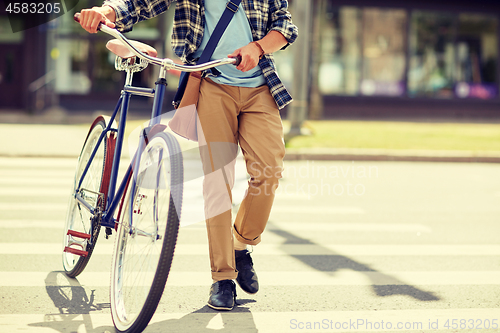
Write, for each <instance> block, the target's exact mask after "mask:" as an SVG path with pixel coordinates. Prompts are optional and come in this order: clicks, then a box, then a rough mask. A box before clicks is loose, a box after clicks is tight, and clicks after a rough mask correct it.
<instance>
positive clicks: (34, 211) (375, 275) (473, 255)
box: [0, 158, 500, 333]
mask: <svg viewBox="0 0 500 333" xmlns="http://www.w3.org/2000/svg"><path fill="white" fill-rule="evenodd" d="M75 163H76V161H75V160H73V159H36V158H33V159H24V158H0V296H1V298H0V327H1V328H0V331H2V332H16V331H19V332H20V331H23V332H37V333H38V332H42V333H43V332H96V333H97V332H113V330H114V329H113V323H112V321H111V315H110V313H109V300H108V289H109V284H110V272H109V269H110V260H111V254H112V252H113V241H104V240H103V239H102V240H101V239H100V240H99V241H98V243H97V247H96V249H95V252H94V254H93V258H92V259H91V262H90V264H89V267H88V268H87V270H86V271H84V272H83V273H82V274H81V275H80V276H79V277H78V278H77V279H69V278H66V277H65V275H64V273H62V272H61V271H62V265H61V264H60V261H61V258H60V256H61V250H62V244H61V243H60V239H61V234H62V229H63V225H64V221H63V220H62V218H63V217H64V214H65V211H66V205H67V200H68V198H67V195H68V191H69V189H68V186H67V184H71V182H72V177H73V170H74V167H75ZM346 163H348V162H346ZM36 166H38V167H39V168H40V170H38V169H37V168H36ZM52 168H57V169H52ZM34 171H37V172H38V173H35V172H34ZM381 172H382V171H381ZM197 182H198V183H197ZM200 184H201V182H199V181H194V182H191V183H190V184H189V186H188V188H189V189H190V190H189V191H191V190H192V189H193V188H194V187H196V186H198V185H200ZM491 193H498V191H497V192H491ZM491 193H490V194H488V195H489V196H490V197H495V195H496V194H493V195H492V194H491ZM199 194H200V193H198V192H196V193H194V192H189V193H186V196H185V205H184V209H185V210H186V211H187V212H190V211H191V210H194V209H195V208H196V209H199V208H200V207H199V205H200V204H202V198H201V196H200V195H199ZM485 196H486V194H485ZM290 198H291V199H292V200H291V201H290V200H288V199H290ZM305 199H306V197H305V196H300V195H299V196H295V197H280V198H278V199H277V200H276V204H275V207H273V213H272V216H271V220H270V223H269V225H268V228H267V230H266V233H265V235H264V236H265V237H264V238H265V240H264V241H263V242H262V244H259V245H258V246H257V247H255V250H254V253H253V255H252V257H253V258H254V261H255V262H256V263H260V264H261V265H262V263H266V262H269V261H270V260H274V261H275V266H276V267H274V268H273V269H267V270H266V269H264V270H258V275H259V281H260V284H261V286H262V291H261V292H260V293H258V294H256V295H255V296H249V295H246V294H244V293H243V292H241V291H240V290H239V289H238V299H240V300H241V302H242V305H240V306H238V310H237V311H232V312H224V313H218V312H215V311H211V310H208V309H207V308H206V307H205V304H206V303H205V302H206V296H207V291H208V288H209V286H210V284H211V276H210V271H209V270H210V269H209V262H208V255H207V250H208V245H207V242H206V230H205V226H204V223H198V224H194V225H189V226H186V227H184V228H182V229H181V232H180V235H181V236H180V241H179V244H178V246H177V248H176V255H177V257H176V258H174V265H173V269H172V271H171V273H170V275H169V279H168V282H167V289H166V291H165V292H166V293H171V294H169V297H168V298H165V297H164V299H162V301H161V303H160V306H159V309H158V310H157V313H156V314H155V316H154V317H153V320H152V321H151V323H150V325H149V326H148V328H147V329H146V330H145V332H167V331H168V332H202V331H216V330H221V331H223V330H224V329H225V330H227V331H228V332H242V333H246V332H257V331H258V332H273V333H274V332H278V333H279V332H297V331H300V332H302V331H304V332H357V331H363V332H365V331H366V332H375V331H376V332H382V331H384V332H386V331H396V332H428V331H431V330H436V331H438V330H439V331H448V330H450V331H451V330H455V331H456V330H461V329H462V327H465V328H463V330H466V329H468V330H469V331H471V332H472V331H481V332H494V331H498V328H500V308H499V307H498V297H497V296H498V295H499V294H498V293H499V290H500V268H499V266H498V265H496V266H494V265H491V263H493V262H495V261H496V260H497V259H498V257H499V256H500V244H499V243H498V242H497V243H495V242H492V241H487V242H483V243H481V242H470V243H467V242H463V241H458V240H451V241H450V239H440V237H437V236H436V233H438V232H442V230H443V228H444V227H443V223H444V222H434V223H427V222H426V220H425V219H422V220H420V221H417V220H416V219H410V218H409V219H408V220H407V221H406V220H404V221H403V222H402V221H401V220H397V221H395V220H391V219H389V218H388V219H379V220H377V221H375V220H372V216H373V206H368V205H366V204H364V203H363V202H362V201H354V200H350V201H349V200H344V198H340V199H339V200H337V201H336V202H330V201H327V200H326V199H325V200H324V201H321V200H317V201H315V200H313V201H311V200H305ZM190 205H191V206H190ZM312 206H314V209H308V208H309V207H312ZM17 212H22V213H23V215H22V216H20V217H19V218H17V216H16V213H17ZM51 213H53V214H51ZM51 216H52V217H54V218H53V219H51ZM297 216H300V217H303V219H304V220H303V222H300V220H297ZM325 216H330V217H331V219H325V218H324V217H325ZM293 217H294V218H295V219H293ZM288 219H290V221H288ZM440 223H441V224H440ZM471 230H474V229H471ZM491 232H498V229H496V230H492V231H491ZM486 234H487V233H486ZM486 234H485V235H486ZM28 235H29V240H27V239H28V238H26V237H28ZM37 235H40V236H39V239H37V237H36V236H37ZM311 235H313V236H311ZM339 235H342V237H345V240H343V238H342V237H340V236H339ZM440 235H441V236H442V234H440ZM101 236H102V235H101ZM32 239H36V240H35V241H32ZM339 240H340V241H339ZM351 240H354V241H351ZM26 258H30V260H31V261H30V262H34V263H36V264H33V267H26V266H23V261H24V260H23V259H26ZM180 258H182V259H180ZM285 258H286V259H287V261H286V262H287V263H288V266H284V264H281V261H285V260H284V259H285ZM326 258H329V259H326ZM389 258H390V259H389ZM443 258H444V259H443ZM446 258H450V260H451V258H460V260H461V262H463V269H461V268H460V267H458V266H456V265H455V266H453V267H447V266H446V264H443V263H446V262H447V259H446ZM176 260H177V261H176ZM387 260H399V261H398V262H410V264H408V265H407V266H404V267H403V266H401V267H396V266H394V268H391V269H388V270H379V269H377V267H378V266H377V264H376V263H379V262H382V261H384V262H385V261H387ZM478 260H479V261H482V262H483V263H484V264H483V266H481V268H480V269H474V263H475V262H477V261H478ZM191 261H192V262H193V263H194V262H196V263H197V264H196V265H191V264H190V262H191ZM326 261H329V262H330V264H328V265H326V264H325V265H326V266H325V265H324V264H323V262H326ZM290 262H294V263H296V264H295V266H293V265H292V266H290ZM331 262H333V264H332V263H331ZM411 262H415V263H417V262H419V263H421V262H427V263H428V267H429V268H428V270H419V269H415V268H412V265H411ZM438 263H439V264H438ZM440 265H442V266H440ZM264 266H265V265H264ZM47 267H50V268H49V269H47ZM267 267H270V266H267ZM419 267H422V266H419ZM469 289H470V290H473V291H477V292H478V293H477V294H476V295H475V296H474V297H477V301H476V302H469V303H464V304H462V303H460V304H459V303H457V301H453V300H448V299H446V297H449V295H452V293H453V291H455V293H458V291H464V290H469ZM200 290H201V294H198V293H199V291H200ZM300 293H306V294H300ZM338 295H343V297H346V298H344V299H337V296H338ZM339 297H340V296H339ZM456 297H457V298H459V297H460V296H456ZM467 297H468V296H467ZM278 298H281V299H283V300H282V302H283V303H279V304H282V307H281V308H276V307H275V306H274V302H278V301H280V300H279V299H278ZM25 299H26V300H27V301H24V300H25ZM254 299H255V300H257V301H254ZM453 302H455V303H453ZM464 302H465V300H464ZM21 303H22V305H20V304H21ZM344 304H358V305H357V306H358V307H359V308H360V309H363V310H357V309H353V308H347V305H345V306H346V307H345V308H344ZM365 304H366V305H365ZM449 304H451V305H449ZM294 306H297V307H298V306H303V309H302V308H301V309H299V310H296V309H295V308H294ZM200 308H201V309H202V310H201V311H197V310H199V309H200ZM454 325H456V328H455V326H454ZM460 325H462V326H460ZM480 325H481V326H482V327H481V328H479V326H480ZM389 326H390V327H389ZM469 327H473V328H469ZM495 327H496V328H495Z"/></svg>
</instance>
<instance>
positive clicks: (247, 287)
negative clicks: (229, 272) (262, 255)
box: [234, 250, 259, 294]
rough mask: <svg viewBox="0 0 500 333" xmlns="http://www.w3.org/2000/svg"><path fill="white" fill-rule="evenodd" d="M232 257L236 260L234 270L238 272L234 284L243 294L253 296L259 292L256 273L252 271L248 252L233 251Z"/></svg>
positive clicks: (251, 262)
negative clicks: (236, 284)
mask: <svg viewBox="0 0 500 333" xmlns="http://www.w3.org/2000/svg"><path fill="white" fill-rule="evenodd" d="M234 256H235V259H236V270H237V271H238V276H237V277H236V282H238V285H239V286H240V287H241V289H243V291H244V292H246V293H249V294H255V293H256V292H258V291H259V279H257V273H255V270H254V269H253V261H252V257H250V252H248V250H242V251H238V250H235V251H234Z"/></svg>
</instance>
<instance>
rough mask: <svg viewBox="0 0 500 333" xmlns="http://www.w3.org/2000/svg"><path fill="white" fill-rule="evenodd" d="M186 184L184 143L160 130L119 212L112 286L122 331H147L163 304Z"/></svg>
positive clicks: (115, 313) (115, 316)
mask: <svg viewBox="0 0 500 333" xmlns="http://www.w3.org/2000/svg"><path fill="white" fill-rule="evenodd" d="M182 186H183V162H182V153H181V150H180V147H179V144H178V142H177V140H176V139H175V138H174V137H173V136H172V135H171V134H170V133H165V132H160V133H157V134H155V135H154V136H153V137H152V138H151V139H150V140H149V143H148V144H147V145H146V147H145V148H144V150H143V151H142V152H141V154H140V162H139V167H138V168H137V170H134V171H133V175H132V177H130V178H129V184H128V186H127V189H126V192H125V194H124V196H123V198H122V205H121V211H120V213H119V216H120V220H121V221H119V222H118V229H117V236H116V241H115V248H114V252H113V267H112V271H111V290H110V297H111V302H110V303H111V315H112V318H113V322H114V324H115V328H116V329H117V331H119V332H127V333H130V332H141V331H142V330H144V329H145V328H146V326H147V325H148V323H149V321H150V320H151V318H152V317H153V315H154V313H155V311H156V308H157V307H158V303H159V302H160V299H161V296H162V294H163V291H164V288H165V284H166V281H167V278H168V274H169V272H170V267H171V264H172V259H173V255H174V250H175V244H176V241H177V234H178V230H179V216H180V212H181V209H182V190H183V189H182ZM130 221H131V222H132V223H131V224H132V229H131V228H130V227H129V222H130ZM161 235H163V237H161Z"/></svg>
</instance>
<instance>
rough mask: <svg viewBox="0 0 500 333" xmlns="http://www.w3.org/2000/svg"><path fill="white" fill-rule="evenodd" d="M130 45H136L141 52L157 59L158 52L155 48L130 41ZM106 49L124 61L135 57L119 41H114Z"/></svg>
mask: <svg viewBox="0 0 500 333" xmlns="http://www.w3.org/2000/svg"><path fill="white" fill-rule="evenodd" d="M130 43H131V44H132V45H134V46H135V47H136V48H137V49H138V50H139V51H141V52H144V53H146V54H147V55H149V56H151V57H156V56H157V54H158V52H156V50H155V49H154V47H152V46H149V45H148V44H144V43H141V42H138V41H135V40H130ZM106 48H107V49H108V50H110V51H111V52H113V53H114V54H116V55H117V56H119V57H120V58H123V59H128V58H132V57H135V55H134V54H133V53H132V52H131V51H130V50H129V49H128V48H127V47H126V46H125V45H124V44H123V43H122V42H120V41H119V40H118V39H112V40H110V41H109V42H108V43H107V44H106Z"/></svg>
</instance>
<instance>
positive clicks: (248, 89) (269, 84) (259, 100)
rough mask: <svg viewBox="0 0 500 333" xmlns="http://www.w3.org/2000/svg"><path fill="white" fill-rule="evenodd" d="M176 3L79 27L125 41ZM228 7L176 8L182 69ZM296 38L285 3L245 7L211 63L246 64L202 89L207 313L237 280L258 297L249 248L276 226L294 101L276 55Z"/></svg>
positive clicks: (194, 3) (131, 7)
mask: <svg viewBox="0 0 500 333" xmlns="http://www.w3.org/2000/svg"><path fill="white" fill-rule="evenodd" d="M172 2H174V0H146V1H144V0H143V1H141V0H109V1H105V2H104V5H103V6H102V7H94V8H92V9H88V10H82V12H81V17H80V23H81V25H82V27H83V28H84V29H85V30H87V31H88V32H90V33H95V32H96V28H97V26H98V24H99V23H100V22H104V23H105V24H106V25H108V26H109V27H111V28H113V27H115V25H116V28H117V29H119V30H122V31H128V30H130V29H131V28H132V26H133V24H135V23H137V22H139V21H141V20H145V19H148V18H152V17H154V16H157V15H159V14H161V13H162V12H164V11H165V10H167V9H168V7H169V6H170V4H171V3H172ZM229 2H230V1H228V0H178V1H177V4H176V13H175V19H174V27H173V35H172V37H173V38H172V46H173V49H174V52H175V54H176V55H177V56H179V57H180V58H181V60H182V61H183V62H185V63H194V62H195V61H196V59H197V58H198V57H199V56H200V55H201V53H202V51H203V49H204V47H205V46H206V45H207V42H208V39H209V37H210V35H211V33H212V32H213V30H214V28H215V26H216V24H217V22H218V21H219V18H220V16H221V15H222V13H223V11H224V10H225V8H226V6H227V5H228V3H229ZM230 5H231V4H229V6H230ZM296 38H297V27H296V26H295V25H293V23H292V20H291V16H290V13H289V12H288V1H287V0H242V2H241V4H240V5H239V7H238V10H237V11H236V13H235V14H234V17H233V18H232V20H231V22H230V24H229V26H228V27H227V29H226V31H225V32H224V35H223V36H222V38H221V39H220V41H219V43H218V44H217V48H216V49H215V51H214V53H213V55H212V59H219V58H224V57H227V56H229V57H237V56H240V57H241V59H242V60H241V63H240V64H239V65H238V66H237V67H236V68H235V67H234V66H232V65H225V66H220V67H218V68H217V71H213V72H212V73H211V74H210V75H207V76H206V77H205V78H203V79H202V82H201V86H200V96H199V101H198V105H197V111H198V117H199V121H200V124H201V127H202V133H200V134H201V135H200V134H199V136H201V137H200V144H203V145H205V147H206V149H205V150H203V149H200V151H201V155H202V162H203V168H204V171H205V175H206V176H205V180H204V190H203V192H204V198H205V212H206V223H207V232H208V240H209V252H210V263H211V269H212V279H213V282H214V283H213V284H212V287H211V289H210V296H209V300H208V305H209V306H210V307H211V308H214V309H217V310H231V309H232V308H233V307H234V305H235V298H236V288H235V284H234V282H233V280H234V279H236V281H237V282H238V284H239V285H240V287H241V288H242V289H243V290H244V291H245V292H247V293H250V294H254V293H256V292H257V291H258V289H259V285H258V280H257V275H256V273H255V271H254V269H253V262H252V259H251V257H250V254H249V252H248V250H247V249H246V246H247V245H257V244H258V243H259V242H260V235H261V233H262V232H263V231H264V229H265V226H266V223H267V220H268V218H269V214H270V211H271V207H272V204H273V201H274V191H275V190H276V187H277V186H278V180H279V178H281V170H282V167H283V157H284V155H285V147H284V143H283V128H282V123H281V118H280V115H279V109H281V108H283V107H284V106H285V105H287V104H288V103H290V102H291V101H292V98H291V96H290V95H289V94H288V92H287V91H286V89H285V87H284V85H283V83H282V82H281V81H280V79H279V77H278V75H277V73H276V69H275V64H274V60H273V58H272V56H271V53H273V52H275V51H278V50H280V49H284V48H285V47H286V46H288V44H289V43H292V42H294V41H295V39H296ZM221 143H222V144H221ZM238 144H239V146H240V147H241V149H242V152H243V155H244V157H245V162H246V165H247V171H248V173H249V174H250V181H249V187H248V190H247V194H246V196H245V198H244V200H243V202H242V203H241V205H240V208H239V211H238V214H237V216H236V219H235V223H234V226H232V222H231V210H230V202H231V188H232V185H233V183H234V161H232V160H233V158H234V156H235V154H234V151H235V150H234V149H233V148H231V147H236V146H237V145H238ZM203 151H205V155H206V156H203V155H204V153H203ZM228 156H231V157H230V158H229V159H228V158H227V157H228ZM226 203H229V205H228V204H226ZM221 207H222V209H221ZM224 207H225V208H224Z"/></svg>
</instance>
